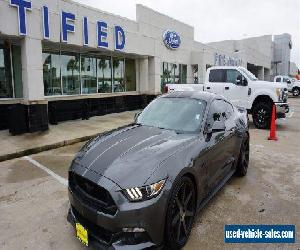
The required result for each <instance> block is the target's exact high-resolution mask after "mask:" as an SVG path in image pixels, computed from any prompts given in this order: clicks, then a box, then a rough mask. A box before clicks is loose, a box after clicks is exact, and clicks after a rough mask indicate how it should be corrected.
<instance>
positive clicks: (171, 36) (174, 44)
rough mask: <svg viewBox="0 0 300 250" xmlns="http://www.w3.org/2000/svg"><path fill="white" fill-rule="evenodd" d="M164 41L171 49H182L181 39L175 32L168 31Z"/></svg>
mask: <svg viewBox="0 0 300 250" xmlns="http://www.w3.org/2000/svg"><path fill="white" fill-rule="evenodd" d="M163 39H164V44H165V45H166V47H167V48H169V49H178V48H179V47H180V44H181V39H180V36H179V34H178V33H177V32H175V31H170V30H166V31H165V33H164V35H163Z"/></svg>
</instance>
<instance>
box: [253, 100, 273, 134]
mask: <svg viewBox="0 0 300 250" xmlns="http://www.w3.org/2000/svg"><path fill="white" fill-rule="evenodd" d="M271 114H272V104H271V103H270V102H269V103H266V102H258V103H256V104H255V106H254V107H253V112H252V118H253V123H254V126H255V127H256V128H258V129H268V128H269V127H270V122H271Z"/></svg>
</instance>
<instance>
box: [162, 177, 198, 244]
mask: <svg viewBox="0 0 300 250" xmlns="http://www.w3.org/2000/svg"><path fill="white" fill-rule="evenodd" d="M195 214H196V191H195V185H194V183H193V181H192V180H191V178H189V177H187V176H184V177H183V178H181V179H180V180H179V181H176V183H175V185H174V188H173V191H172V193H171V197H170V199H169V204H168V209H167V215H166V225H165V245H166V248H167V249H174V250H176V249H182V248H183V247H184V245H185V244H186V242H187V240H188V238H189V235H190V233H191V230H192V226H193V222H194V218H195Z"/></svg>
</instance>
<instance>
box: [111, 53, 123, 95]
mask: <svg viewBox="0 0 300 250" xmlns="http://www.w3.org/2000/svg"><path fill="white" fill-rule="evenodd" d="M124 91H125V83H124V60H123V59H117V58H114V59H113V92H124Z"/></svg>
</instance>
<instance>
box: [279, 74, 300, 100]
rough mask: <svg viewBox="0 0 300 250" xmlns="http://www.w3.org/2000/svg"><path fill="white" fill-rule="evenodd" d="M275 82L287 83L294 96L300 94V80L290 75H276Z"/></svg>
mask: <svg viewBox="0 0 300 250" xmlns="http://www.w3.org/2000/svg"><path fill="white" fill-rule="evenodd" d="M274 82H281V83H285V84H286V85H287V89H288V91H289V92H290V93H292V94H293V96H299V94H300V81H298V80H296V79H293V78H290V77H289V76H275V77H274Z"/></svg>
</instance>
